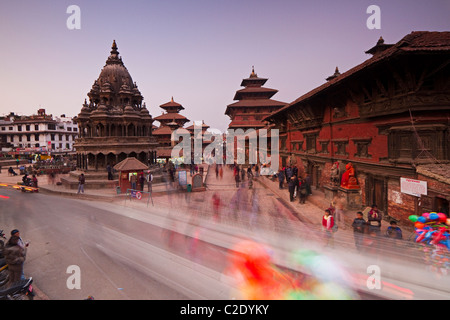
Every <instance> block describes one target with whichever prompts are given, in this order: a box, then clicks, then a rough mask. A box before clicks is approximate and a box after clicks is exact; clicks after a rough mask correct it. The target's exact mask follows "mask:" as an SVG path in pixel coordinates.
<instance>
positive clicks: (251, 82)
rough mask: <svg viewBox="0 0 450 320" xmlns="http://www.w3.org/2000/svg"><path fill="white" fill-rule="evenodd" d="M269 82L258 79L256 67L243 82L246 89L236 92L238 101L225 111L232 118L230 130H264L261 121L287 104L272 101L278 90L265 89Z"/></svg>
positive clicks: (235, 97)
mask: <svg viewBox="0 0 450 320" xmlns="http://www.w3.org/2000/svg"><path fill="white" fill-rule="evenodd" d="M267 80H268V79H267V78H260V77H258V75H257V74H256V73H255V69H254V67H253V68H252V72H251V74H250V76H249V77H248V78H245V79H243V80H242V82H241V86H242V87H244V89H240V90H238V91H236V93H235V95H234V98H233V100H238V101H237V102H235V103H232V104H229V105H228V106H227V109H226V111H225V114H226V115H228V116H229V117H230V118H231V123H230V124H229V126H228V128H230V129H237V128H263V127H264V126H265V124H264V122H262V121H261V120H260V119H262V118H263V117H264V116H266V115H268V114H270V113H271V112H274V111H276V110H278V109H280V108H282V107H284V106H285V105H286V104H287V103H286V102H282V101H277V100H274V99H271V98H272V97H273V96H274V95H275V94H276V93H277V92H278V90H276V89H271V88H265V87H263V85H264V84H265V83H266V82H267ZM237 116H238V117H237Z"/></svg>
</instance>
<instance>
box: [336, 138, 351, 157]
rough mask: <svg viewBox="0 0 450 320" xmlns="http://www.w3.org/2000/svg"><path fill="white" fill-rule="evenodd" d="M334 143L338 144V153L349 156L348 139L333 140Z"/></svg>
mask: <svg viewBox="0 0 450 320" xmlns="http://www.w3.org/2000/svg"><path fill="white" fill-rule="evenodd" d="M333 143H334V145H335V146H336V155H339V156H348V153H347V145H348V140H333Z"/></svg>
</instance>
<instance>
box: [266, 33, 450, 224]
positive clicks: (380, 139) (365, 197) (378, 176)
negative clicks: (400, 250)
mask: <svg viewBox="0 0 450 320" xmlns="http://www.w3.org/2000/svg"><path fill="white" fill-rule="evenodd" d="M366 53H367V54H370V55H371V57H370V58H369V59H368V60H366V61H364V62H363V63H361V64H359V65H357V66H355V67H353V68H351V69H350V70H348V71H346V72H344V73H340V72H339V70H338V69H337V68H336V71H335V73H334V74H333V75H332V76H330V77H328V78H327V79H326V82H325V83H324V84H323V85H321V86H319V87H317V88H315V89H313V90H312V91H310V92H308V93H306V94H304V95H303V96H301V97H299V98H298V99H296V100H295V101H293V102H291V103H289V104H287V105H286V106H284V107H283V108H281V109H280V110H278V111H275V112H273V113H272V114H271V115H269V116H267V117H265V118H264V120H267V121H268V123H270V124H271V125H274V126H275V128H277V129H279V130H280V148H281V149H280V165H282V166H286V165H288V164H289V161H290V160H294V161H293V162H294V163H296V164H297V166H298V167H299V171H300V173H302V174H306V173H308V174H310V175H311V177H312V180H313V185H314V186H315V187H316V188H317V189H320V190H322V191H323V192H324V193H325V195H326V197H327V198H329V199H331V198H332V197H333V196H335V195H340V196H347V199H348V201H349V203H348V205H349V207H350V208H354V209H358V208H363V207H365V206H370V205H371V204H373V203H375V204H377V205H378V207H379V208H380V209H381V210H382V211H383V212H385V213H386V214H387V215H388V216H389V217H391V218H393V219H396V220H405V219H406V218H407V217H408V216H409V215H411V214H414V213H421V212H427V211H440V212H445V213H447V214H448V210H449V201H450V177H449V172H450V170H449V169H450V165H449V160H450V145H449V141H450V130H449V124H450V32H412V33H410V34H408V35H406V36H405V37H404V38H403V39H401V40H400V41H399V42H397V43H395V44H385V43H384V40H383V39H382V38H380V40H379V41H378V43H377V44H376V45H375V46H374V47H373V48H371V49H369V50H368V51H366ZM349 163H351V164H352V165H353V168H354V170H355V171H354V172H355V178H356V180H355V185H354V186H353V187H352V188H348V187H343V186H341V184H340V182H342V181H338V182H337V183H333V182H332V181H331V178H332V177H331V175H332V167H333V164H336V165H338V168H339V174H338V179H341V178H342V175H343V172H344V171H345V167H346V165H347V164H349ZM400 178H410V179H416V180H421V181H425V182H427V194H426V195H421V196H420V195H411V194H407V193H404V192H402V189H401V185H400Z"/></svg>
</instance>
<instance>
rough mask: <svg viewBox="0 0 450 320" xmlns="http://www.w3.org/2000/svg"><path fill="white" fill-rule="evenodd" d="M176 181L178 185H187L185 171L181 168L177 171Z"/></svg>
mask: <svg viewBox="0 0 450 320" xmlns="http://www.w3.org/2000/svg"><path fill="white" fill-rule="evenodd" d="M178 181H179V184H180V186H185V185H187V171H183V170H180V171H178Z"/></svg>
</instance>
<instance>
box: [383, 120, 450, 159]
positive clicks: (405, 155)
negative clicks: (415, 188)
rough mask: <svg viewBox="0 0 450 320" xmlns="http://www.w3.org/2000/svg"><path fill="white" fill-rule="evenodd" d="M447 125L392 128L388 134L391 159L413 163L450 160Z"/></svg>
mask: <svg viewBox="0 0 450 320" xmlns="http://www.w3.org/2000/svg"><path fill="white" fill-rule="evenodd" d="M445 130H446V126H445V125H439V124H438V125H422V126H416V128H415V130H414V128H412V127H395V128H391V129H390V132H389V135H388V155H389V160H390V161H394V162H403V163H412V162H415V161H420V162H433V161H435V160H448V147H449V146H448V141H447V139H446V131H445Z"/></svg>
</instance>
